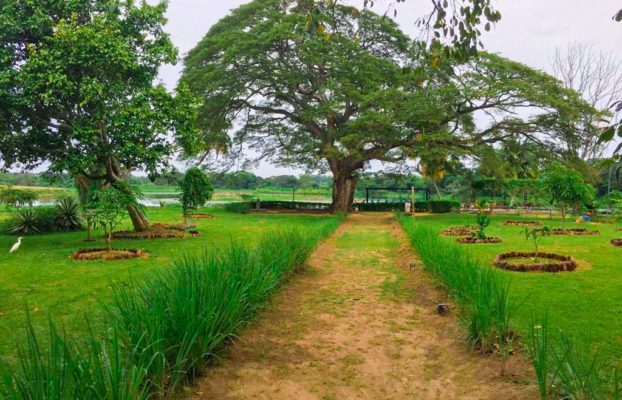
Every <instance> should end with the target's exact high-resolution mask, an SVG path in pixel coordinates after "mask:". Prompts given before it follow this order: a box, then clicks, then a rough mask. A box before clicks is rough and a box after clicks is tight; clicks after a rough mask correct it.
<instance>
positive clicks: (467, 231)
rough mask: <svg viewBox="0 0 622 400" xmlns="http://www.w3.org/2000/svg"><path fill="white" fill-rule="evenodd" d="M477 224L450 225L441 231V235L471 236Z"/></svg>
mask: <svg viewBox="0 0 622 400" xmlns="http://www.w3.org/2000/svg"><path fill="white" fill-rule="evenodd" d="M478 229H479V226H452V227H449V228H447V229H445V230H444V231H442V232H441V235H443V236H471V235H473V232H474V231H476V230H478Z"/></svg>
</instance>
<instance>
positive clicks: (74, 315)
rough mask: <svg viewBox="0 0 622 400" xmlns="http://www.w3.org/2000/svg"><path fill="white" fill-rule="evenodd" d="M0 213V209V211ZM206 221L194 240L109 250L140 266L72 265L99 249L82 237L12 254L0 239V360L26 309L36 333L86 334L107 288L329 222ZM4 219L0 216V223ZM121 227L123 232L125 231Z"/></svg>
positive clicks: (163, 213) (172, 213)
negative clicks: (201, 255)
mask: <svg viewBox="0 0 622 400" xmlns="http://www.w3.org/2000/svg"><path fill="white" fill-rule="evenodd" d="M0 211H2V210H0ZM203 211H206V212H210V213H212V214H214V216H215V218H213V219H200V220H196V221H193V222H196V223H197V225H198V228H197V230H198V231H199V232H200V233H201V236H200V237H198V238H188V239H168V240H144V241H143V240H138V241H136V240H116V241H113V246H114V247H119V248H130V247H131V248H141V249H144V250H146V251H147V252H149V254H150V256H149V258H147V259H134V260H123V261H107V262H104V261H88V262H85V261H82V262H79V261H74V260H72V259H70V255H71V254H72V252H74V251H75V250H77V249H79V248H81V247H98V246H99V247H101V246H103V240H102V239H101V238H100V237H101V234H100V233H98V235H97V237H99V238H100V239H99V240H98V242H97V243H84V242H83V239H84V238H85V232H77V233H53V234H45V235H37V236H28V237H26V238H25V239H24V241H23V243H22V247H21V248H20V250H19V251H18V252H17V253H16V254H13V255H9V254H8V250H9V248H10V247H11V245H12V244H13V243H14V242H15V240H16V238H15V237H13V236H7V235H0V249H1V250H0V354H11V352H14V349H15V343H16V342H17V341H19V340H24V332H25V330H24V327H25V310H26V304H27V307H28V310H29V312H30V314H31V317H32V319H33V322H34V325H35V328H36V330H37V331H42V330H43V328H45V327H46V325H47V317H48V315H49V316H52V317H53V319H54V320H56V321H62V322H63V323H64V326H65V328H66V330H67V332H68V333H71V334H74V333H76V332H78V333H79V332H80V331H82V330H84V329H86V323H85V318H84V316H85V315H87V316H88V317H89V319H90V321H91V322H92V323H94V324H97V323H99V315H97V313H96V310H98V309H99V308H98V307H96V306H97V304H98V303H99V302H104V303H105V302H106V300H107V299H108V298H109V296H110V295H111V283H112V282H127V281H129V280H131V279H134V280H143V279H147V278H149V277H150V276H152V275H154V274H156V273H157V272H158V271H162V270H163V269H165V268H167V267H168V266H170V265H171V262H172V261H174V260H175V259H178V258H179V257H182V256H183V255H185V254H191V253H197V252H201V251H204V250H205V251H213V250H216V249H219V248H222V247H224V246H227V245H228V244H230V243H231V242H232V241H237V242H240V241H241V242H245V243H249V244H251V245H252V244H253V243H254V242H256V241H257V240H259V239H260V238H261V236H262V235H263V234H264V233H266V232H268V231H272V230H275V229H287V228H292V227H296V228H299V229H302V230H303V231H307V232H311V231H313V230H321V229H326V228H327V226H329V225H331V224H333V223H334V221H335V218H336V217H332V216H328V215H318V216H303V215H269V216H268V215H256V214H248V215H241V214H232V213H227V212H225V211H223V210H222V209H218V208H212V209H208V210H203ZM6 216H7V214H6V213H2V212H0V219H2V218H5V217H6ZM148 216H149V218H150V220H151V221H152V222H168V223H180V222H183V221H182V219H181V210H180V209H179V208H178V207H175V206H167V207H164V208H149V209H148ZM129 227H130V226H129V224H128V223H125V224H124V226H122V227H120V229H122V228H129Z"/></svg>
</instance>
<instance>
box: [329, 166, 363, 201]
mask: <svg viewBox="0 0 622 400" xmlns="http://www.w3.org/2000/svg"><path fill="white" fill-rule="evenodd" d="M328 163H329V165H330V169H331V171H332V172H333V202H332V204H331V206H330V210H331V212H351V211H352V203H354V194H355V192H356V184H357V183H358V180H359V177H358V176H357V175H356V174H355V172H356V171H357V170H359V169H361V168H363V164H364V163H363V161H353V160H329V162H328Z"/></svg>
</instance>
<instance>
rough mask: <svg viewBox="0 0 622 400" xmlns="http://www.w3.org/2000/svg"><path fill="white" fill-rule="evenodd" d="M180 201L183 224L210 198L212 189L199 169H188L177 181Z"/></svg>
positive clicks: (207, 179)
mask: <svg viewBox="0 0 622 400" xmlns="http://www.w3.org/2000/svg"><path fill="white" fill-rule="evenodd" d="M179 188H180V189H181V194H180V196H179V197H180V201H181V206H182V208H183V211H184V223H185V224H186V223H188V217H189V216H190V214H191V213H192V212H193V211H195V210H197V209H198V208H199V207H201V206H202V205H204V204H205V203H206V202H207V201H208V200H210V199H211V198H212V194H213V193H214V187H213V186H212V183H211V182H210V180H209V178H208V177H207V175H205V173H204V172H203V171H202V170H200V169H199V168H196V167H195V168H190V169H189V170H188V171H186V174H185V175H184V178H183V179H182V180H181V181H179Z"/></svg>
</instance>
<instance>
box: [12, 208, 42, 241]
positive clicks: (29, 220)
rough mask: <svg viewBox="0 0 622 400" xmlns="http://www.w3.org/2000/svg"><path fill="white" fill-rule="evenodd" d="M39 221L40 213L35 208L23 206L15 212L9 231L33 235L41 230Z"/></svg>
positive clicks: (16, 233) (15, 233)
mask: <svg viewBox="0 0 622 400" xmlns="http://www.w3.org/2000/svg"><path fill="white" fill-rule="evenodd" d="M39 222H40V221H39V215H38V214H37V212H36V210H35V209H34V208H32V207H28V208H22V209H19V210H17V211H16V212H15V214H13V217H12V218H11V220H10V221H9V226H8V232H9V233H10V234H12V235H33V234H35V233H38V232H39V231H40V229H39Z"/></svg>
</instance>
